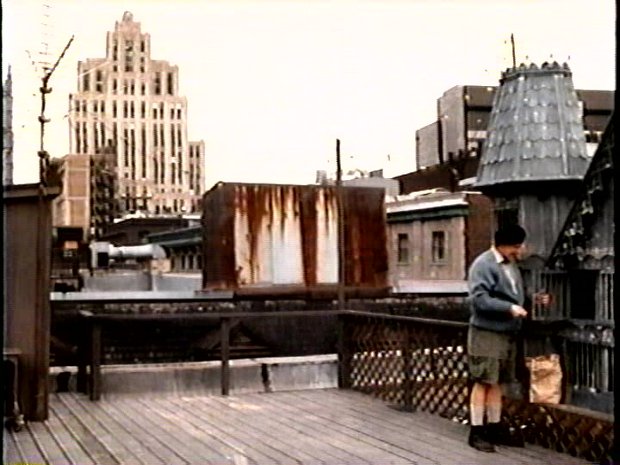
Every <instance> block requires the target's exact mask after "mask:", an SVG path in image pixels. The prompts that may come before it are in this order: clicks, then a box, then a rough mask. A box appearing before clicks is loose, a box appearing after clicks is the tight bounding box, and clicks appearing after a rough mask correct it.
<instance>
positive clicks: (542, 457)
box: [4, 389, 586, 465]
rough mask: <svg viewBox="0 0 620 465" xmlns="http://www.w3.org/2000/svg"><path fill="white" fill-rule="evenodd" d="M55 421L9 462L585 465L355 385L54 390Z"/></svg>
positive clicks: (11, 437)
mask: <svg viewBox="0 0 620 465" xmlns="http://www.w3.org/2000/svg"><path fill="white" fill-rule="evenodd" d="M50 407H51V409H50V419H49V420H48V421H47V422H44V423H38V424H30V423H29V424H28V425H27V426H26V429H24V430H23V431H21V432H19V433H14V432H12V431H5V446H6V448H7V450H6V452H5V456H4V457H5V462H6V461H8V460H11V461H13V462H11V461H8V462H7V463H37V464H39V463H40V464H43V463H49V464H52V465H60V464H62V465H69V464H73V465H91V464H97V465H108V464H109V465H113V464H120V463H123V464H131V465H134V464H136V465H138V464H143V465H146V464H149V465H150V464H153V465H163V464H196V465H211V464H213V465H228V464H230V465H250V464H256V465H262V464H270V465H271V464H277V463H281V464H286V465H288V464H300V465H319V464H326V465H331V464H334V463H337V464H339V465H347V464H351V465H353V464H354V465H358V464H377V463H381V464H383V463H399V464H419V465H425V464H433V465H435V464H455V463H472V464H476V465H495V464H496V463H510V464H511V465H513V464H514V465H525V464H528V465H529V464H532V463H536V464H548V465H550V464H558V463H561V464H563V465H584V464H585V463H586V462H585V461H583V460H580V459H577V458H574V457H570V456H568V455H566V454H559V453H556V452H554V451H551V450H546V449H543V448H541V447H537V446H531V445H527V446H526V448H523V449H518V448H505V447H500V448H498V452H497V453H496V454H485V453H481V452H478V451H476V450H474V449H472V448H471V447H469V446H468V445H467V443H466V436H467V431H468V428H467V426H465V425H462V424H458V423H456V422H452V421H449V420H446V419H444V418H440V417H437V416H435V415H430V414H427V413H424V412H416V413H410V412H404V411H400V410H397V409H394V408H390V406H389V404H387V403H386V402H383V401H380V400H378V399H375V398H372V397H370V396H367V395H364V394H361V393H359V392H356V391H350V390H338V389H326V390H307V391H289V392H275V393H269V394H258V393H257V394H243V395H240V396H227V397H222V396H187V397H181V396H175V395H149V396H129V395H127V396H119V397H114V398H106V397H103V398H102V399H101V400H100V401H99V402H97V403H95V404H93V403H91V402H89V401H88V400H87V397H86V396H82V395H79V394H75V393H60V394H55V395H53V396H51V397H50Z"/></svg>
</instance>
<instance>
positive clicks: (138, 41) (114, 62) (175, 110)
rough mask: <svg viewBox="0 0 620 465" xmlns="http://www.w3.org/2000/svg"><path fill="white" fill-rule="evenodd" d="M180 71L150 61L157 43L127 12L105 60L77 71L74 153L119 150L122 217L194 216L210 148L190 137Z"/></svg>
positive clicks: (72, 131) (109, 43) (108, 43)
mask: <svg viewBox="0 0 620 465" xmlns="http://www.w3.org/2000/svg"><path fill="white" fill-rule="evenodd" d="M178 74H179V69H178V67H177V66H174V65H171V64H170V63H169V62H167V61H161V60H153V59H152V58H151V38H150V35H149V34H148V33H143V32H142V31H141V27H140V23H138V22H135V21H134V19H133V15H132V14H131V13H129V12H125V14H124V15H123V19H122V21H120V22H116V25H115V28H114V31H110V32H108V33H107V41H106V56H105V58H95V59H87V60H86V61H80V62H79V63H78V91H77V92H76V93H73V94H71V95H70V97H69V100H70V117H69V128H70V153H72V154H77V155H94V154H96V153H98V152H99V151H100V149H101V148H102V147H104V146H113V147H115V148H116V157H117V160H116V166H117V174H118V187H117V188H118V192H117V193H118V197H119V198H120V199H121V208H122V212H123V213H135V212H138V211H140V212H143V213H147V214H156V215H157V214H181V213H190V212H191V211H192V209H196V208H197V207H198V202H199V201H200V198H201V194H202V193H203V191H204V169H203V167H204V142H190V141H189V140H188V136H187V99H186V98H185V97H183V96H181V95H179V79H178Z"/></svg>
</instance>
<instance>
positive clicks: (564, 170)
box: [476, 62, 590, 187]
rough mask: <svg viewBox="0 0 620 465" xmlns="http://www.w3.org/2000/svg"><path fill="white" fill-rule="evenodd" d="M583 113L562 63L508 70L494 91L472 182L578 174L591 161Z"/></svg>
mask: <svg viewBox="0 0 620 465" xmlns="http://www.w3.org/2000/svg"><path fill="white" fill-rule="evenodd" d="M582 113H583V112H582V108H581V106H580V103H579V98H578V96H577V93H576V92H575V89H574V87H573V81H572V73H571V71H570V69H569V67H568V65H567V64H563V65H560V64H558V63H556V62H554V63H551V64H549V63H543V65H542V66H541V67H538V66H537V65H535V64H531V65H529V66H526V65H523V64H522V65H521V66H519V67H517V68H510V69H507V70H506V71H505V72H504V73H502V79H501V80H500V88H499V91H498V92H497V93H496V95H495V101H494V103H493V110H492V112H491V120H490V121H489V126H488V129H487V139H486V141H485V144H484V148H483V151H482V157H481V160H480V166H479V168H478V176H477V182H476V186H477V187H489V186H494V185H499V184H506V183H510V182H521V181H553V180H566V179H577V180H579V179H582V178H583V175H584V174H585V172H586V169H587V168H588V165H589V163H590V157H588V154H587V151H586V143H585V136H584V126H583V118H582V116H583V114H582Z"/></svg>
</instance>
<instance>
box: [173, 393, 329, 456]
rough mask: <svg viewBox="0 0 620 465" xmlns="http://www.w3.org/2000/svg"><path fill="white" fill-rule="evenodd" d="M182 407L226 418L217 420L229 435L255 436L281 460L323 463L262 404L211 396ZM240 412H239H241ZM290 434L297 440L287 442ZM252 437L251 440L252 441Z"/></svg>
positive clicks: (298, 436) (302, 439)
mask: <svg viewBox="0 0 620 465" xmlns="http://www.w3.org/2000/svg"><path fill="white" fill-rule="evenodd" d="M183 400H185V403H186V406H185V407H184V408H186V409H187V408H191V409H195V411H200V416H201V417H203V416H209V415H211V416H212V417H213V418H214V419H215V418H218V417H220V418H222V419H226V420H227V421H226V423H225V424H223V423H222V422H220V423H219V424H220V425H223V426H224V427H225V428H226V430H227V431H228V432H229V434H233V435H237V434H243V435H244V436H247V437H250V438H255V441H256V444H261V445H262V446H264V449H265V453H266V454H271V455H273V451H276V452H277V453H278V454H279V455H284V457H282V460H283V462H282V463H304V464H306V463H308V464H310V463H312V464H314V463H324V462H323V461H321V460H320V459H319V458H318V457H316V456H313V455H312V454H309V453H307V452H306V451H307V449H304V447H303V446H304V439H305V437H304V436H303V435H300V434H295V432H294V431H291V430H290V428H287V429H281V428H280V430H279V431H278V427H277V426H276V425H275V424H274V422H273V420H272V417H273V416H274V415H273V412H269V411H266V410H265V409H264V408H263V407H262V405H261V404H257V403H254V402H246V401H243V400H241V399H239V398H235V397H233V398H221V397H215V396H214V397H210V398H209V399H208V402H204V400H202V399H200V398H196V399H183ZM241 412H242V413H243V414H240V413H241ZM291 437H294V438H295V439H296V440H294V441H292V442H289V441H287V439H288V440H290V438H291ZM251 440H252V439H250V441H251Z"/></svg>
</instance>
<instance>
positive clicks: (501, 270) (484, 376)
mask: <svg viewBox="0 0 620 465" xmlns="http://www.w3.org/2000/svg"><path fill="white" fill-rule="evenodd" d="M525 236H526V233H525V230H524V229H523V228H522V227H521V226H519V225H509V226H506V227H502V228H500V229H498V230H497V231H496V233H495V237H494V239H495V240H494V245H493V246H492V247H491V248H490V249H489V250H487V251H486V252H483V253H482V254H480V255H479V256H478V257H477V258H476V259H475V260H474V262H473V263H472V265H471V267H470V269H469V273H468V289H469V302H470V308H471V318H470V321H469V333H468V338H467V352H468V356H469V373H470V378H471V380H472V381H473V382H474V385H473V388H472V390H471V398H470V416H471V431H470V435H469V445H470V446H471V447H473V448H475V449H477V450H480V451H484V452H494V451H495V445H497V444H504V445H511V446H523V441H522V440H521V439H519V438H515V437H511V435H510V432H509V430H508V428H506V427H503V425H502V426H500V420H501V413H502V387H501V384H505V383H510V382H512V381H514V379H515V366H516V363H515V360H516V358H515V355H516V347H517V346H516V340H517V339H516V338H517V335H518V332H519V331H520V329H521V324H522V320H523V318H525V317H526V316H527V311H526V310H525V309H524V308H523V306H524V301H525V292H524V288H523V281H522V278H521V273H520V271H519V268H518V267H517V262H518V261H519V260H521V258H522V254H523V250H524V247H523V244H524V242H525ZM485 414H486V425H485V423H484V417H485Z"/></svg>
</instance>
